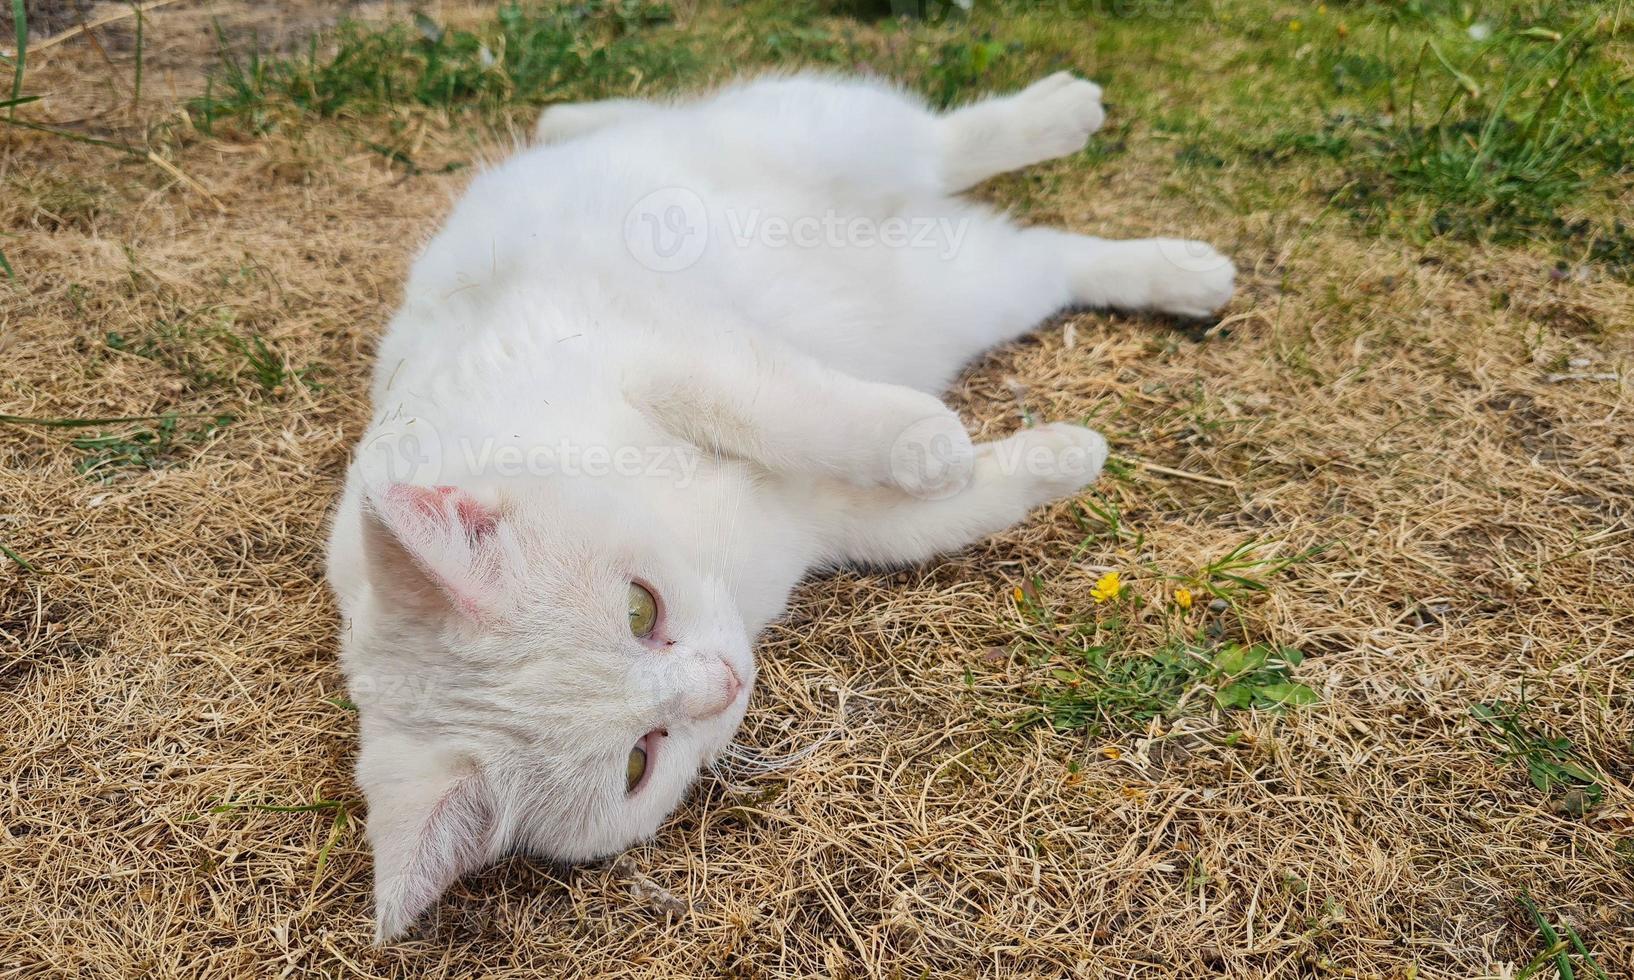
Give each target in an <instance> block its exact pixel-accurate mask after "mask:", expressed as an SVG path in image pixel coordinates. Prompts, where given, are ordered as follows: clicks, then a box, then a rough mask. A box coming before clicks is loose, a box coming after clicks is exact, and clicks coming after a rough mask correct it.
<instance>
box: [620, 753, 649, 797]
mask: <svg viewBox="0 0 1634 980" xmlns="http://www.w3.org/2000/svg"><path fill="white" fill-rule="evenodd" d="M646 774H647V750H646V749H644V748H642V747H641V746H640V745H637V746H636V747H635V748H633V749H631V750H630V757H629V759H627V760H625V763H624V792H626V793H629V792H633V791H634V790H635V788H636V787H637V786H639V785H640V784H641V777H642V776H645V775H646Z"/></svg>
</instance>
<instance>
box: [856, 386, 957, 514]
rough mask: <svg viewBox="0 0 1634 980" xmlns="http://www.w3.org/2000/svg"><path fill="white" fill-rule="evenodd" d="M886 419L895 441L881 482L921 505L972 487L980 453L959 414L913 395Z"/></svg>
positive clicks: (918, 394)
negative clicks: (972, 478) (912, 498)
mask: <svg viewBox="0 0 1634 980" xmlns="http://www.w3.org/2000/svg"><path fill="white" fill-rule="evenodd" d="M885 417H886V419H888V421H886V425H887V426H888V428H889V430H890V433H891V439H890V449H889V451H888V453H887V456H886V464H885V473H884V474H882V479H880V480H879V482H880V483H883V484H885V485H887V486H894V487H896V488H897V489H899V490H901V491H902V492H904V493H907V494H909V495H911V496H914V497H918V498H920V499H922V500H940V499H942V498H944V497H951V496H953V495H954V494H956V493H958V492H959V491H961V490H963V489H964V488H965V487H966V486H968V485H969V484H970V479H971V474H972V473H973V471H974V467H975V461H976V448H975V446H974V445H973V444H972V443H971V441H970V433H969V432H967V431H965V426H964V422H963V421H961V420H960V418H959V416H958V414H957V413H956V412H953V411H952V410H950V409H948V408H947V407H946V406H944V405H943V404H942V403H941V401H940V400H938V399H936V398H932V397H931V396H929V395H922V394H920V393H919V392H912V393H911V397H909V398H905V399H904V404H903V405H901V406H898V407H897V410H896V411H893V412H889V413H886V416H885Z"/></svg>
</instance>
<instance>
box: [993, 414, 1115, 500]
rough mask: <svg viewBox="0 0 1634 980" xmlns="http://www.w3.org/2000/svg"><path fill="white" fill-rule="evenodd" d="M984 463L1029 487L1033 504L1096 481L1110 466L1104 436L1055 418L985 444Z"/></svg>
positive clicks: (1075, 490)
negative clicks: (1103, 470) (1045, 423)
mask: <svg viewBox="0 0 1634 980" xmlns="http://www.w3.org/2000/svg"><path fill="white" fill-rule="evenodd" d="M978 451H979V452H980V453H981V454H982V455H983V456H984V457H985V458H984V463H985V464H987V465H989V466H996V467H997V468H998V470H999V472H1000V473H1003V474H1004V475H1005V476H1007V477H1009V478H1010V479H1012V480H1015V481H1017V482H1018V483H1019V484H1020V485H1021V486H1024V487H1025V488H1026V489H1027V493H1028V496H1029V499H1028V503H1029V505H1031V506H1036V505H1038V504H1045V503H1049V502H1050V501H1052V500H1058V499H1060V498H1061V497H1066V496H1070V495H1071V494H1074V493H1077V492H1078V491H1079V490H1082V489H1083V488H1084V487H1087V486H1089V485H1090V484H1091V483H1094V482H1095V481H1096V479H1098V478H1099V477H1100V475H1101V470H1102V468H1104V467H1105V466H1106V457H1107V452H1108V449H1107V445H1106V439H1105V437H1103V436H1102V435H1101V434H1100V433H1099V432H1096V431H1095V430H1094V429H1091V428H1088V427H1086V426H1082V425H1074V424H1072V423H1071V422H1051V423H1049V424H1047V425H1040V426H1036V427H1034V428H1031V429H1023V430H1022V431H1020V432H1018V433H1016V434H1015V435H1013V436H1010V437H1009V438H1008V439H1001V440H1000V441H998V442H989V443H983V444H982V445H981V446H980V447H979V449H978Z"/></svg>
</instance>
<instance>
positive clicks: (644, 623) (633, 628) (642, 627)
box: [630, 582, 658, 638]
mask: <svg viewBox="0 0 1634 980" xmlns="http://www.w3.org/2000/svg"><path fill="white" fill-rule="evenodd" d="M657 625H658V600H657V599H654V598H653V597H652V593H651V592H648V591H647V590H646V589H645V588H643V587H641V586H639V585H637V584H635V583H634V582H631V583H630V632H631V633H634V634H635V635H636V636H639V637H643V638H645V637H648V636H651V635H652V630H653V627H654V626H657Z"/></svg>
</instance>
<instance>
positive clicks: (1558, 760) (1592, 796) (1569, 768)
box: [1470, 700, 1605, 811]
mask: <svg viewBox="0 0 1634 980" xmlns="http://www.w3.org/2000/svg"><path fill="white" fill-rule="evenodd" d="M1530 711H1531V708H1530V706H1529V705H1527V704H1526V703H1525V701H1524V700H1523V701H1522V702H1521V703H1519V704H1512V703H1510V702H1507V701H1493V702H1491V703H1480V704H1475V705H1472V706H1471V707H1470V714H1471V715H1472V716H1473V717H1474V718H1475V720H1476V721H1479V722H1481V723H1482V724H1483V725H1485V726H1487V727H1488V728H1489V729H1490V730H1491V731H1492V733H1493V734H1494V735H1495V737H1496V739H1497V741H1498V742H1499V743H1500V744H1501V745H1502V746H1503V748H1504V761H1505V762H1513V761H1515V760H1520V761H1521V762H1522V763H1524V764H1525V765H1526V772H1527V775H1528V776H1529V777H1531V780H1532V785H1533V786H1536V787H1537V788H1538V790H1539V791H1541V792H1543V793H1545V794H1553V793H1554V792H1555V791H1556V790H1564V791H1566V793H1567V794H1568V797H1567V799H1568V806H1569V807H1570V808H1572V809H1576V810H1578V811H1581V810H1582V809H1584V808H1586V807H1588V806H1593V805H1595V804H1597V803H1599V802H1600V800H1601V799H1602V798H1603V797H1604V796H1605V790H1604V788H1603V787H1602V786H1601V785H1600V777H1599V776H1597V775H1595V773H1594V772H1593V770H1591V769H1590V768H1589V767H1588V766H1587V765H1586V764H1585V760H1584V759H1583V758H1582V756H1581V755H1579V754H1578V752H1577V750H1576V749H1574V748H1573V747H1572V743H1571V741H1570V740H1569V739H1566V738H1564V737H1559V736H1552V735H1549V734H1548V733H1547V732H1544V731H1542V730H1541V729H1539V728H1538V727H1537V726H1536V725H1535V724H1534V723H1532V722H1530V721H1529V720H1528V718H1527V716H1528V714H1529V713H1530ZM1572 800H1576V801H1578V802H1576V803H1575V804H1573V803H1571V802H1570V801H1572Z"/></svg>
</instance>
